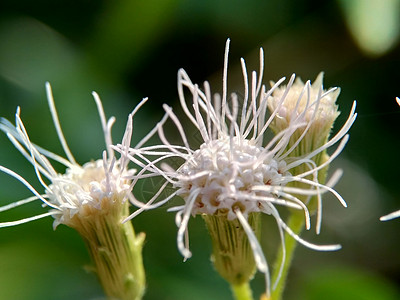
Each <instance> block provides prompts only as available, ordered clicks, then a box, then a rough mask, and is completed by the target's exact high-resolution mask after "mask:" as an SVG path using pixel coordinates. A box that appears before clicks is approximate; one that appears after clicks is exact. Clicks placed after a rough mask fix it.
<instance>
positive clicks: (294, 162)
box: [116, 40, 355, 296]
mask: <svg viewBox="0 0 400 300" xmlns="http://www.w3.org/2000/svg"><path fill="white" fill-rule="evenodd" d="M228 52H229V40H228V41H227V44H226V50H225V59H224V70H223V93H222V97H221V96H220V95H219V94H215V95H214V97H213V98H212V96H211V89H210V86H209V84H208V82H205V83H204V91H202V90H200V89H199V87H198V86H197V85H196V84H193V83H192V82H191V80H190V78H189V76H188V75H187V74H186V72H185V71H184V70H183V69H181V70H179V72H178V93H179V99H180V103H181V106H182V109H183V111H184V112H185V114H186V115H187V117H188V118H189V120H190V121H191V123H193V125H194V126H195V127H196V130H198V132H199V134H200V136H201V138H202V144H201V145H200V147H199V148H197V149H192V148H191V147H190V145H189V142H188V138H187V135H186V133H185V130H184V126H183V125H182V124H181V122H180V121H179V119H178V117H177V116H176V115H175V114H174V112H173V110H172V108H171V107H169V106H167V105H164V109H165V111H166V113H167V115H168V116H169V117H170V119H171V120H172V121H173V122H174V123H175V125H176V127H177V129H178V131H179V133H180V136H181V138H182V141H183V146H180V145H173V144H171V143H170V142H169V140H168V139H167V138H166V136H165V133H164V126H163V124H164V122H165V120H163V121H162V122H160V123H159V124H158V126H157V127H158V132H159V136H160V139H161V140H162V142H163V145H161V146H150V147H142V148H141V149H130V150H129V154H128V157H129V158H130V159H131V160H134V161H135V162H136V160H137V159H141V160H142V161H143V163H147V164H148V165H147V167H146V168H145V169H146V171H148V172H149V173H151V174H149V175H148V176H152V174H153V175H154V174H158V175H160V176H162V177H163V178H165V179H166V183H168V182H169V183H172V185H173V186H174V187H175V188H176V191H175V192H174V193H173V194H172V195H170V196H169V197H168V198H167V199H164V200H162V201H160V202H159V203H165V202H166V201H167V200H168V199H170V198H171V197H173V196H175V195H178V196H180V197H182V198H183V199H184V204H183V205H181V206H176V207H173V208H171V209H170V211H177V214H176V224H177V226H178V228H179V229H178V234H177V245H178V249H179V250H180V252H181V253H182V255H183V256H184V257H185V259H187V258H189V257H190V256H191V252H190V250H189V241H188V223H189V219H190V216H191V215H192V216H195V215H201V216H202V217H203V218H204V220H205V222H206V224H207V228H208V230H209V233H210V236H211V239H212V243H213V262H214V265H215V267H216V269H217V270H218V272H219V273H220V274H221V276H222V277H223V278H225V279H226V280H227V281H228V282H229V283H230V284H231V285H232V286H233V289H234V291H235V289H241V287H242V286H243V285H246V284H247V283H248V282H249V280H250V279H251V278H252V276H253V274H254V271H255V268H257V269H258V270H259V271H261V272H263V273H264V274H265V278H266V294H267V296H269V295H270V292H271V283H270V275H269V267H268V264H267V260H266V258H265V256H264V254H263V251H262V249H261V246H260V243H259V241H258V238H259V235H260V217H259V215H260V213H263V214H267V215H271V216H273V217H274V218H275V220H276V223H277V225H278V229H279V233H280V237H281V242H282V245H283V248H284V245H285V239H284V232H285V231H286V232H287V233H288V234H289V235H291V236H292V237H293V238H294V239H295V240H297V241H298V242H299V243H301V244H303V245H305V246H306V247H309V248H311V249H314V250H321V251H330V250H337V249H339V248H340V245H323V246H319V245H314V244H311V243H309V242H307V241H305V240H303V239H302V238H300V237H299V236H298V235H297V234H295V233H294V232H293V231H292V230H291V228H289V227H288V226H287V224H286V223H285V221H284V220H283V219H282V218H281V216H280V213H279V210H278V208H277V207H279V206H283V207H287V208H290V209H295V210H301V211H302V212H303V214H304V218H305V222H306V228H307V229H309V228H310V214H309V209H308V208H307V206H306V204H305V203H304V202H303V201H301V200H300V199H299V197H298V196H299V195H300V196H301V195H306V196H308V197H310V196H315V195H321V194H322V193H324V192H331V193H332V194H333V195H335V196H336V197H337V198H338V199H339V201H340V202H341V203H342V204H343V205H344V206H346V203H345V202H344V200H343V199H342V197H341V196H340V195H339V194H338V193H337V192H336V191H335V190H334V189H332V186H333V185H334V184H335V182H336V181H337V180H338V177H340V175H339V173H335V174H334V175H333V177H332V179H331V180H330V181H329V182H328V183H327V184H326V185H323V184H321V183H319V181H318V176H317V175H318V171H319V170H320V169H322V168H324V167H325V166H326V165H327V164H328V163H329V162H330V161H331V160H332V159H334V157H336V156H337V155H338V154H339V153H340V151H341V150H342V149H343V147H344V145H345V143H346V142H347V140H348V136H347V135H346V132H347V131H348V130H349V128H350V126H351V124H352V123H353V122H354V119H355V114H354V109H355V107H353V109H352V111H351V113H350V116H349V118H348V120H347V121H346V123H345V125H344V126H343V128H342V129H341V130H340V131H339V132H338V133H337V134H336V135H335V136H334V137H333V138H332V139H330V140H329V141H327V142H325V143H324V144H323V145H321V146H320V147H318V148H316V149H315V150H314V151H312V152H307V153H304V154H303V155H302V156H300V157H290V158H289V157H288V156H289V154H290V153H291V152H293V151H294V150H295V149H296V145H294V146H293V147H291V148H289V149H287V147H288V145H289V142H290V141H291V138H292V136H293V135H294V133H295V132H296V131H297V130H298V129H299V128H303V127H308V126H309V121H307V119H306V118H305V115H307V114H310V111H311V110H312V109H313V108H314V107H315V106H318V103H319V102H320V100H321V98H318V100H317V101H316V102H317V103H313V105H309V103H308V102H307V105H305V106H304V110H303V111H301V112H300V113H299V114H297V115H293V117H292V118H291V119H290V120H288V121H287V122H288V125H289V126H288V127H287V128H285V129H283V130H280V131H279V132H278V133H276V135H275V137H273V138H272V139H271V140H270V141H268V142H266V141H265V139H264V136H265V133H266V131H267V129H268V128H269V127H270V126H271V124H272V123H273V122H274V120H275V119H277V118H281V117H280V116H279V115H278V113H279V112H280V111H281V110H282V103H283V102H284V101H285V99H287V97H288V95H289V93H290V91H291V89H292V87H293V86H294V84H293V82H294V75H293V76H292V77H291V79H290V81H289V83H288V85H287V87H286V88H285V89H283V90H282V92H283V93H282V94H281V95H280V100H279V101H278V103H277V107H276V109H275V110H274V111H273V112H272V113H271V115H270V116H269V117H267V107H268V101H269V99H270V97H271V96H272V94H273V93H274V92H275V91H276V92H278V87H279V85H280V84H281V83H282V82H283V81H284V80H285V78H282V79H280V80H279V81H278V82H277V83H275V84H273V86H272V88H271V89H269V90H267V89H266V88H265V86H264V85H262V84H261V83H262V74H263V67H264V65H263V63H264V59H263V51H262V49H261V50H260V72H259V73H260V77H259V78H257V74H256V72H253V73H252V76H251V83H250V84H249V82H248V81H249V80H248V74H247V69H246V65H245V62H244V60H243V59H241V66H242V72H243V79H244V88H245V91H244V101H243V105H242V107H241V109H239V99H238V95H237V94H235V93H232V94H231V97H230V99H231V101H230V103H229V102H228V92H227V70H228ZM306 86H307V88H306V90H307V89H308V90H309V89H310V84H309V83H307V84H306ZM184 88H187V89H188V90H189V91H190V92H191V94H192V96H193V103H192V104H190V105H188V103H187V100H186V98H185V95H184ZM308 98H310V92H309V91H308ZM302 139H303V137H302V136H300V137H299V138H298V141H297V144H298V143H299V142H300V141H301V140H302ZM339 141H340V145H339V147H338V148H337V150H336V151H335V153H334V154H333V155H332V156H331V158H330V159H329V160H327V161H326V162H325V164H323V165H320V166H317V165H315V163H312V162H311V158H313V157H314V156H315V155H317V154H319V153H320V152H322V151H324V150H325V149H326V148H328V147H330V146H332V145H334V144H335V143H337V142H339ZM118 148H121V149H122V148H123V147H122V146H117V147H116V149H118ZM120 151H121V150H120ZM121 152H122V151H121ZM148 156H158V158H157V159H155V160H153V161H152V160H151V159H149V158H147V157H148ZM135 157H136V158H135ZM170 158H179V159H182V160H183V163H182V164H181V165H180V166H179V167H178V168H176V169H174V168H172V167H171V166H169V165H168V164H167V163H165V162H164V163H163V164H162V165H161V168H159V167H157V165H156V164H157V163H159V162H161V161H163V160H166V159H170ZM303 164H304V165H306V166H307V168H308V170H307V171H306V172H303V173H300V174H292V173H291V171H292V169H293V168H294V167H296V166H298V165H303ZM143 170H144V169H143ZM309 175H312V178H311V179H308V178H306V177H307V176H309ZM291 182H301V183H303V184H305V185H306V187H303V188H295V187H289V186H287V184H288V183H291ZM165 187H166V185H164V186H163V187H162V188H161V189H160V190H159V191H158V192H157V194H158V195H160V194H161V191H162V190H163V189H165ZM152 200H153V199H152ZM157 204H158V203H157ZM157 204H154V205H157ZM146 205H150V203H147V204H146ZM148 207H149V208H150V207H151V206H148ZM284 261H285V256H283V258H282V262H281V265H280V271H279V272H280V273H281V272H282V267H283V262H284ZM278 280H279V276H278V279H277V281H278ZM275 284H276V282H275Z"/></svg>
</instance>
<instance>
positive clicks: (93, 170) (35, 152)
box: [0, 83, 143, 228]
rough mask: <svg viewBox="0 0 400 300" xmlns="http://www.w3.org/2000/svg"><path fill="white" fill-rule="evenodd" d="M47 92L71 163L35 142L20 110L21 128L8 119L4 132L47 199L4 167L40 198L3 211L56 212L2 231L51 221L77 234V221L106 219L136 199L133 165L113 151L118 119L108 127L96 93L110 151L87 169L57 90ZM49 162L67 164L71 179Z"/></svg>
mask: <svg viewBox="0 0 400 300" xmlns="http://www.w3.org/2000/svg"><path fill="white" fill-rule="evenodd" d="M46 91H47V97H48V102H49V107H50V110H51V113H52V117H53V121H54V124H55V127H56V130H57V134H58V137H59V139H60V142H61V145H62V146H63V149H64V152H65V154H66V156H67V159H65V158H64V157H62V156H59V155H57V154H54V153H52V152H50V151H48V150H45V149H44V148H41V147H40V146H37V145H35V144H34V143H32V142H31V140H30V138H29V136H28V132H27V130H26V128H25V126H24V124H23V122H22V119H21V117H20V109H19V108H18V109H17V113H16V115H15V126H14V125H13V124H12V123H11V122H9V121H8V120H6V119H2V120H1V123H0V129H1V130H2V131H4V132H5V133H6V134H7V136H8V138H9V139H10V141H11V142H12V143H13V144H14V146H15V147H16V148H17V149H18V150H19V151H20V152H21V154H23V155H24V157H25V158H26V159H27V160H28V161H29V162H30V163H31V164H32V165H33V167H34V170H35V172H36V175H37V178H38V179H39V181H40V183H41V185H42V186H43V187H44V189H45V193H44V194H40V193H39V192H37V191H36V190H35V189H34V188H33V187H32V186H31V185H30V184H29V183H28V182H27V181H26V180H25V179H23V178H22V177H21V176H20V175H18V174H16V173H15V172H13V171H11V170H9V169H7V168H6V167H3V166H1V167H0V168H1V171H3V172H5V173H8V174H10V175H11V176H13V177H15V178H16V179H18V180H20V181H21V182H22V183H23V184H24V185H25V186H26V187H27V188H28V189H30V190H31V192H32V193H33V194H34V196H33V197H30V198H28V199H25V200H21V201H18V202H15V203H12V204H11V205H7V206H5V207H2V208H1V210H6V209H11V208H13V207H16V206H19V205H22V204H25V203H27V202H31V201H35V200H41V201H42V202H43V203H44V204H45V205H46V206H48V207H49V208H50V211H49V212H47V213H45V214H42V215H39V216H34V217H30V218H26V219H22V220H18V221H14V222H5V223H0V227H7V226H13V225H18V224H22V223H25V222H29V221H32V220H35V219H38V218H42V217H46V216H49V215H51V216H53V218H54V219H55V220H54V228H55V227H57V225H59V224H65V225H68V226H70V227H74V228H76V227H77V226H79V225H78V224H79V221H78V220H77V218H78V219H79V218H87V217H88V216H89V215H94V214H98V213H103V212H104V211H106V210H107V209H105V208H106V207H107V208H108V209H110V207H112V206H117V205H121V204H122V203H124V202H125V201H126V199H128V198H129V197H130V196H129V195H130V192H131V190H132V186H131V184H130V179H129V178H131V177H132V175H133V174H134V173H135V170H128V169H127V164H128V160H126V159H123V158H121V159H118V160H117V159H116V158H115V155H114V151H113V150H112V149H111V144H112V139H111V127H112V125H113V123H114V122H115V118H114V117H112V118H110V119H109V120H108V121H107V120H106V119H105V115H104V111H103V107H102V104H101V101H100V99H99V97H98V95H97V94H96V93H93V96H94V99H95V101H96V104H97V108H98V111H99V115H100V119H101V124H102V128H103V132H104V136H105V141H106V149H107V151H104V152H103V158H102V159H99V160H96V161H91V162H88V163H86V164H84V165H82V166H81V165H79V164H78V163H77V162H76V160H75V158H74V156H73V155H72V153H71V151H70V149H69V148H68V145H67V143H66V140H65V138H64V135H63V133H62V130H61V126H60V123H59V120H58V115H57V111H56V109H55V106H54V100H53V96H52V92H51V87H50V85H49V84H48V83H47V84H46ZM142 104H143V103H141V104H140V105H139V106H141V105H142ZM139 106H138V107H139ZM136 110H137V109H136ZM136 110H135V111H134V112H136ZM129 142H130V141H129ZM129 142H128V143H129ZM49 159H52V160H54V161H56V162H58V163H61V164H63V165H64V166H65V167H66V171H65V173H63V174H62V173H59V172H57V171H56V170H55V169H54V167H53V166H52V165H51V163H50V161H49ZM118 202H120V203H118Z"/></svg>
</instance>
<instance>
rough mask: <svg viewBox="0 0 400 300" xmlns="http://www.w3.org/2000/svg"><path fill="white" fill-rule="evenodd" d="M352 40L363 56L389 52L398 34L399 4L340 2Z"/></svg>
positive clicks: (387, 1)
mask: <svg viewBox="0 0 400 300" xmlns="http://www.w3.org/2000/svg"><path fill="white" fill-rule="evenodd" d="M340 4H341V6H342V9H343V12H344V16H345V18H346V21H347V24H348V26H349V29H350V32H351V34H352V35H353V38H354V40H355V41H356V43H357V44H358V46H359V47H360V49H362V50H363V51H364V52H365V53H366V54H368V55H372V56H379V55H382V54H385V53H386V52H387V51H389V50H390V49H392V48H393V47H394V46H395V45H396V43H397V42H398V40H399V34H400V1H399V0H385V1H381V0H368V1H363V0H352V1H346V0H340Z"/></svg>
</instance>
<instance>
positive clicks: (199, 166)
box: [179, 137, 286, 219]
mask: <svg viewBox="0 0 400 300" xmlns="http://www.w3.org/2000/svg"><path fill="white" fill-rule="evenodd" d="M267 154H268V152H266V150H265V149H264V148H263V147H259V146H255V145H253V143H252V141H249V140H246V139H239V138H237V137H234V138H230V137H225V138H220V139H217V140H213V141H210V142H208V143H204V144H202V145H201V146H200V149H198V150H197V151H195V152H194V154H193V156H192V159H191V160H189V161H187V162H186V163H185V164H184V165H183V166H182V168H181V169H180V170H179V172H180V174H181V176H182V178H181V180H180V182H179V188H180V189H179V194H180V195H182V196H183V197H184V198H185V199H186V200H187V199H191V196H192V197H194V196H193V195H196V194H198V196H197V198H196V200H195V204H194V208H193V210H192V212H193V214H203V213H204V214H217V213H218V214H221V213H222V214H228V218H230V219H233V218H235V217H236V215H235V213H234V211H235V210H236V209H240V210H241V212H242V213H243V214H244V215H247V214H248V213H250V212H257V211H260V205H261V204H260V201H262V199H261V197H268V196H271V194H270V193H266V192H255V191H253V187H254V186H260V185H262V186H265V185H276V182H277V181H278V180H280V178H281V177H282V171H281V170H282V169H283V168H284V167H285V165H286V164H285V163H284V162H278V161H276V160H274V159H272V158H271V157H270V156H269V155H267Z"/></svg>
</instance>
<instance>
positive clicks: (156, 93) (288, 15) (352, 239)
mask: <svg viewBox="0 0 400 300" xmlns="http://www.w3.org/2000/svg"><path fill="white" fill-rule="evenodd" d="M399 32H400V3H399V1H398V0H384V1H381V0H365V1H364V0H355V1H352V0H349V1H346V0H342V1H339V0H338V1H309V0H301V1H290V0H269V1H257V0H248V1H228V0H221V1H210V0H203V1H196V0H186V1H182V0H181V1H180V0H148V1H133V0H115V1H94V0H82V1H66V0H59V1H49V0H37V1H30V0H2V1H1V2H0V114H1V116H4V117H6V118H8V119H10V120H13V118H14V113H15V110H16V107H17V106H18V105H19V106H21V109H22V113H21V114H22V118H23V120H24V122H25V124H26V126H27V128H28V131H29V134H30V137H31V140H33V141H34V142H35V143H37V144H39V145H41V146H43V147H45V148H47V149H49V150H52V151H54V152H56V153H60V154H61V153H62V149H61V146H60V144H59V142H58V140H57V136H56V132H55V130H54V128H53V126H52V121H51V117H50V113H49V109H48V107H47V101H46V97H45V89H44V83H45V81H50V82H51V84H52V87H53V91H54V97H55V101H56V105H57V108H58V111H59V115H60V119H61V123H62V127H63V130H64V133H65V135H66V138H67V140H68V143H69V145H70V147H71V149H72V152H73V153H74V154H75V156H76V158H77V160H78V161H79V162H81V163H84V162H86V161H88V160H90V159H97V158H99V157H100V156H101V152H102V150H103V148H104V141H103V137H102V132H101V128H100V122H99V118H98V115H97V111H96V107H95V104H94V101H93V100H92V97H91V91H92V90H95V91H97V92H98V93H99V94H100V96H101V98H102V100H103V104H104V107H105V110H106V113H107V115H108V116H111V115H114V116H116V117H117V123H116V125H115V128H114V141H116V142H117V141H119V140H120V139H121V137H122V134H123V129H124V126H125V122H126V119H127V115H128V113H129V112H130V111H131V110H132V109H133V107H134V105H135V104H137V103H138V102H139V101H140V99H142V98H143V97H150V102H149V103H148V104H147V105H146V106H145V107H144V108H143V109H142V110H141V111H140V113H139V114H138V115H137V118H136V119H135V121H134V122H135V139H136V140H138V139H139V138H140V137H142V136H143V135H144V134H145V133H146V132H147V131H148V130H149V129H150V128H152V126H154V124H155V123H156V122H157V121H158V120H159V118H160V117H161V116H162V114H163V112H162V108H161V104H162V103H169V104H170V105H174V106H175V107H177V104H178V102H177V92H176V74H177V71H178V69H179V68H185V70H186V71H187V72H188V73H189V75H190V76H191V78H192V80H193V81H194V82H198V83H202V81H203V80H206V79H207V80H210V81H211V86H212V88H213V90H214V91H221V83H222V80H221V77H222V74H221V68H222V65H223V51H224V44H225V41H226V39H227V38H228V37H230V38H231V41H232V42H231V52H230V73H229V76H230V87H229V89H230V91H237V92H238V93H241V91H243V87H242V85H241V84H240V83H241V81H240V68H239V58H240V57H241V56H243V57H245V58H246V61H247V63H248V68H249V69H257V68H258V48H259V47H260V46H262V47H263V48H264V50H265V54H266V55H265V56H266V70H265V74H264V76H265V82H266V83H268V81H269V80H278V79H279V78H281V77H282V76H290V75H291V74H292V73H296V74H297V75H298V76H300V77H301V78H302V79H304V80H307V79H312V80H313V79H314V78H315V77H316V76H317V74H318V73H319V72H320V71H324V72H325V81H324V85H325V86H326V87H331V86H340V87H341V89H342V92H341V95H340V97H339V100H338V104H339V105H340V109H341V111H342V114H341V116H340V117H339V119H338V121H337V127H336V129H337V128H339V126H340V124H343V122H344V120H345V119H346V116H347V114H348V111H349V109H350V106H351V104H352V101H353V100H354V99H356V100H357V105H358V106H357V111H358V114H359V116H358V119H357V122H356V124H355V125H354V126H353V128H352V129H351V139H350V142H349V144H348V145H347V147H346V149H345V151H344V153H343V154H342V155H341V158H340V159H338V160H337V161H336V162H335V163H334V164H333V165H332V167H331V169H335V168H343V169H344V170H345V174H344V176H343V178H342V180H341V182H340V183H339V184H338V185H337V190H338V191H339V192H340V193H341V194H342V196H343V197H344V198H345V199H346V200H347V202H348V204H349V207H348V208H347V209H344V208H342V207H341V206H340V204H339V203H338V202H337V201H336V200H334V199H333V198H330V197H329V196H328V197H326V198H325V202H324V203H325V204H324V205H325V206H324V221H323V228H322V234H321V235H320V236H316V235H315V233H314V232H307V233H306V234H305V235H304V237H305V238H307V239H308V240H310V241H313V242H315V243H341V244H342V245H343V249H342V250H341V251H339V252H335V253H319V252H315V251H312V250H309V249H306V248H304V247H302V246H299V247H298V249H297V254H296V257H295V261H294V263H293V268H292V271H291V274H290V276H289V281H288V285H287V291H286V294H285V299H292V300H295V299H365V300H367V299H374V300H376V299H399V297H400V292H399V287H398V285H399V283H400V271H399V270H400V251H399V246H400V239H399V233H400V220H399V219H397V220H393V221H391V222H385V223H382V222H379V217H380V216H382V215H384V214H386V213H389V212H391V211H393V210H397V209H400V191H399V184H398V182H399V175H398V173H399V172H398V170H399V168H400V160H399V146H400V142H399V139H400V131H399V128H400V125H399V124H400V122H399V121H400V107H399V106H398V105H397V104H396V101H395V97H396V96H400V73H399V67H400V46H399ZM236 82H237V83H239V84H236ZM170 134H173V133H172V132H171V133H170ZM0 164H1V165H4V166H6V167H9V168H11V169H13V170H15V171H17V172H18V173H19V174H21V175H23V176H24V177H25V178H26V179H28V181H30V182H31V183H33V184H34V186H36V187H38V188H40V186H39V185H38V182H37V180H36V178H35V174H34V171H33V170H32V168H31V166H30V165H29V164H28V163H27V162H26V161H25V160H24V159H23V158H22V156H21V155H20V154H19V153H17V151H16V150H14V149H13V147H12V146H11V145H10V143H9V142H8V140H7V139H6V137H5V136H4V135H1V136H0ZM60 171H62V170H60ZM149 186H150V187H152V186H154V187H155V188H156V187H157V182H150V183H149V182H148V183H145V184H143V185H142V186H140V185H139V186H137V187H136V191H135V193H142V194H143V195H144V196H145V194H146V193H150V192H151V188H150V189H149ZM29 195H30V194H29V192H28V191H27V190H26V188H25V187H24V186H22V185H21V184H20V183H18V182H16V181H15V180H14V179H12V178H10V177H8V176H7V175H5V174H0V202H1V204H7V203H11V202H13V201H16V200H18V199H22V198H25V197H28V196H29ZM174 201H176V202H175V204H176V203H178V201H179V199H175V200H174ZM44 210H45V209H44V208H42V207H41V206H40V205H39V204H37V203H36V204H31V205H27V206H25V207H21V208H18V209H15V210H12V211H8V212H2V213H1V214H0V222H5V221H10V220H15V219H20V218H23V217H27V216H31V215H34V214H39V213H41V212H44ZM263 222H264V225H263V230H264V231H263V237H262V243H263V247H264V249H266V253H267V256H268V258H269V259H270V261H272V260H273V258H274V256H273V255H274V245H276V243H277V232H276V231H277V229H276V226H275V225H274V223H273V222H272V221H271V220H270V219H269V218H268V217H266V218H264V220H263ZM133 223H134V226H135V228H136V230H137V231H144V232H146V235H147V242H146V245H145V248H144V261H145V265H146V269H147V283H148V290H147V294H146V296H145V299H160V300H163V299H174V300H175V299H178V300H179V299H192V300H196V299H230V298H231V294H230V291H229V287H228V285H227V284H226V283H225V282H224V281H223V280H222V279H220V278H219V277H218V275H217V274H216V273H215V271H214V270H213V267H212V265H211V263H210V260H209V255H210V248H211V245H210V241H209V238H208V236H207V232H206V231H205V228H204V224H203V222H202V220H201V218H199V217H197V218H195V219H192V220H191V223H190V234H191V249H192V251H193V257H192V258H191V259H190V260H189V261H187V262H185V263H183V262H182V257H181V256H180V254H179V253H178V251H177V249H176V242H175V241H176V227H175V224H174V215H173V214H172V213H167V212H166V208H165V207H164V208H160V209H157V210H155V211H151V212H148V213H144V214H142V215H140V216H138V217H137V218H135V219H134V221H133ZM88 264H89V257H88V256H87V254H86V250H85V247H84V244H83V242H82V241H81V239H80V237H79V236H78V234H77V233H76V232H75V231H73V230H71V229H70V228H66V227H65V226H59V227H58V228H57V230H56V231H53V229H52V219H51V218H48V219H43V220H39V221H36V222H32V223H28V224H24V225H20V226H18V227H12V228H4V229H1V230H0V299H7V300H10V299H16V300H28V299H29V300H32V299H42V300H45V299H59V300H62V299H76V300H80V299H104V296H103V294H102V291H101V288H100V286H99V284H98V283H97V281H96V278H95V276H94V274H91V273H89V272H87V271H86V268H85V266H86V265H88ZM252 285H253V287H254V290H255V293H256V295H259V294H260V293H261V292H262V290H263V278H262V276H260V274H257V275H256V277H255V279H254V280H253V282H252Z"/></svg>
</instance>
